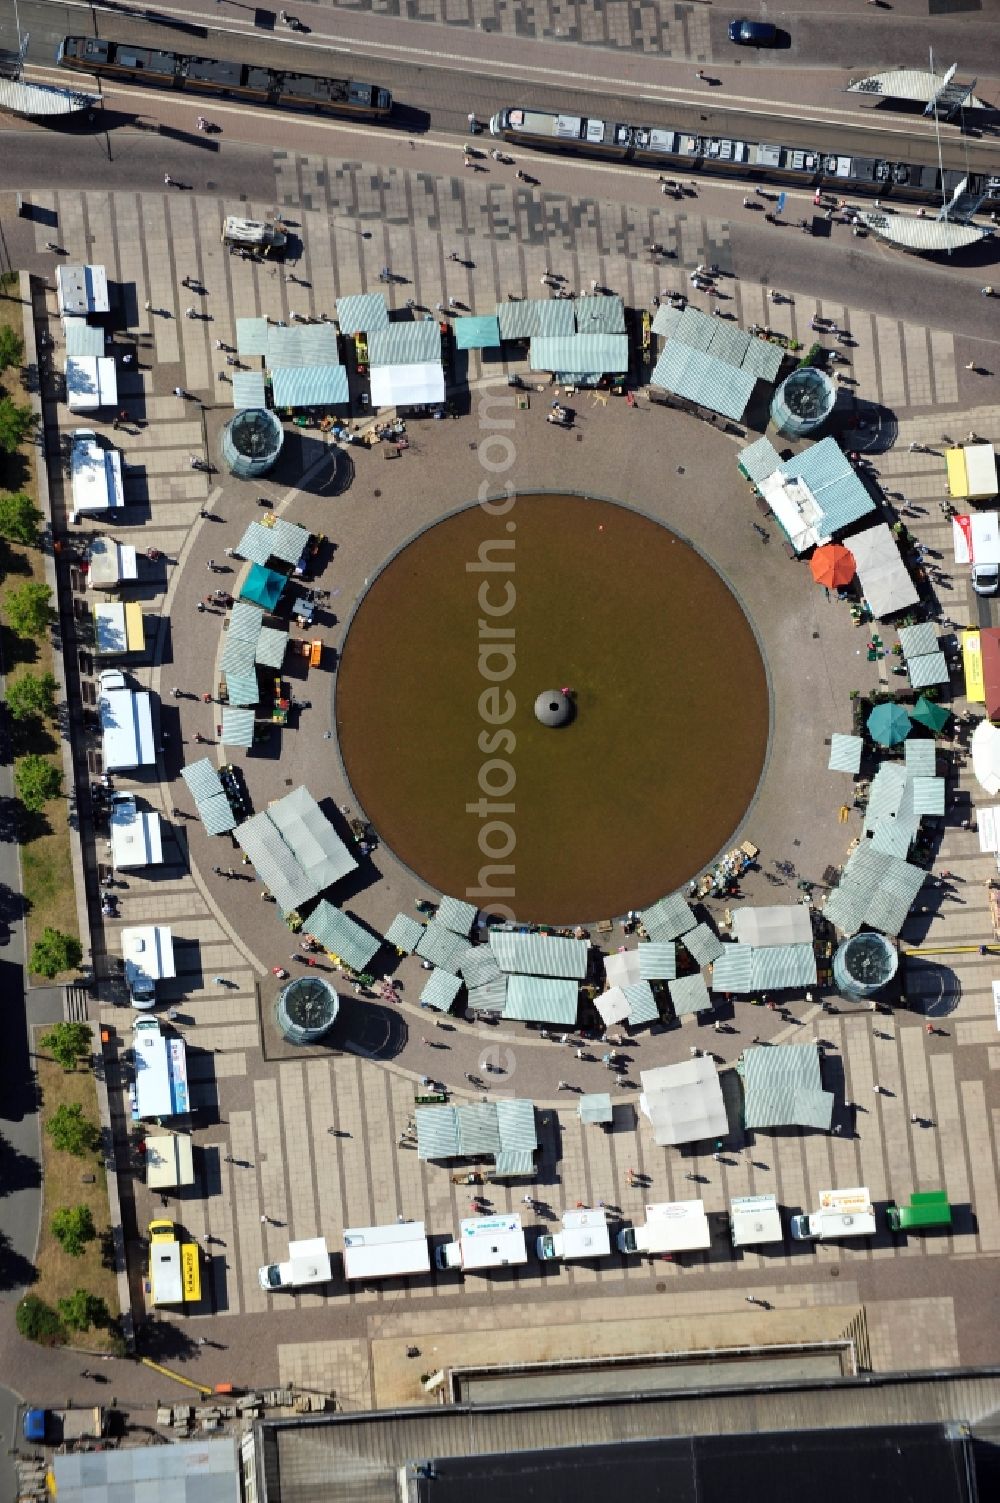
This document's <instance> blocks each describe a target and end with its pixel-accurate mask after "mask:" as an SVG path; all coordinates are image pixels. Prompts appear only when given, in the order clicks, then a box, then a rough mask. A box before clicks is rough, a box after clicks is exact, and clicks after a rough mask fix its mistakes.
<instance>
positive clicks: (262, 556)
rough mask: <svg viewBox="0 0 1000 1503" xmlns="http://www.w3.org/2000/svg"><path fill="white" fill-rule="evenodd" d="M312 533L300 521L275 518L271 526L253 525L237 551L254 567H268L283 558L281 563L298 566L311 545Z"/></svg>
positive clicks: (248, 529) (244, 535)
mask: <svg viewBox="0 0 1000 1503" xmlns="http://www.w3.org/2000/svg"><path fill="white" fill-rule="evenodd" d="M309 536H310V534H309V532H308V531H307V529H306V528H305V527H300V526H299V525H298V523H297V522H286V521H285V519H284V518H283V517H274V518H273V519H272V521H271V523H270V525H265V523H263V522H251V523H250V525H249V527H248V528H247V530H246V532H244V534H243V536H242V537H241V538H240V540H239V542H238V543H237V544H236V552H237V553H238V554H239V555H240V557H241V558H245V559H247V560H249V562H250V563H252V564H266V563H267V561H268V559H271V558H280V559H281V561H282V563H285V564H297V563H298V561H299V559H300V558H301V557H302V554H303V553H304V552H305V549H306V545H307V544H308V542H309Z"/></svg>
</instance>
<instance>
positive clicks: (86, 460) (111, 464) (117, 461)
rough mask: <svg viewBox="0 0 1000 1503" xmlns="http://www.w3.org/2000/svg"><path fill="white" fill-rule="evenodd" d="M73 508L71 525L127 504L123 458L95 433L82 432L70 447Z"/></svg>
mask: <svg viewBox="0 0 1000 1503" xmlns="http://www.w3.org/2000/svg"><path fill="white" fill-rule="evenodd" d="M70 476H71V479H72V483H73V510H72V512H71V514H70V525H71V526H75V525H76V522H77V519H78V518H79V517H81V516H84V515H86V514H89V513H91V512H99V511H117V510H118V508H119V507H122V506H124V505H125V491H124V489H123V486H122V457H121V455H120V454H119V452H118V450H117V449H102V448H101V446H100V444H99V443H98V442H97V439H96V437H95V436H94V434H92V433H87V434H84V433H83V432H82V431H81V432H80V436H79V437H74V440H73V446H72V448H71V450H70Z"/></svg>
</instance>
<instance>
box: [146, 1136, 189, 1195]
mask: <svg viewBox="0 0 1000 1503" xmlns="http://www.w3.org/2000/svg"><path fill="white" fill-rule="evenodd" d="M146 1184H147V1185H148V1186H149V1188H150V1189H151V1190H168V1189H171V1188H172V1187H176V1186H179V1185H193V1184H194V1150H193V1147H192V1143H191V1138H190V1136H189V1135H188V1134H187V1133H182V1132H177V1133H173V1132H170V1133H168V1132H157V1131H155V1130H153V1131H149V1132H147V1133H146Z"/></svg>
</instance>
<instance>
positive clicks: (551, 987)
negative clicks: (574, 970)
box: [503, 975, 580, 1028]
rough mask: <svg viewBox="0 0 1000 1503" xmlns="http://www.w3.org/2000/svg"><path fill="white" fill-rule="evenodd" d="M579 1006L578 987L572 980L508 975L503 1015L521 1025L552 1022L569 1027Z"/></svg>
mask: <svg viewBox="0 0 1000 1503" xmlns="http://www.w3.org/2000/svg"><path fill="white" fill-rule="evenodd" d="M579 1003H580V987H579V983H578V982H576V981H561V980H555V979H553V978H551V977H544V976H519V975H511V976H508V977H507V997H506V1001H505V1003H504V1010H503V1015H504V1017H505V1018H511V1019H516V1020H517V1021H518V1022H522V1023H552V1024H554V1025H555V1026H556V1027H562V1028H572V1027H573V1026H574V1025H575V1023H576V1014H577V1009H578V1007H579Z"/></svg>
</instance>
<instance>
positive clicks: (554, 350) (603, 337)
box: [529, 334, 629, 376]
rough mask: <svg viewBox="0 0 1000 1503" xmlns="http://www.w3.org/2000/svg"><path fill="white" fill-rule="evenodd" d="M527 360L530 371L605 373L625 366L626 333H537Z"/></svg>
mask: <svg viewBox="0 0 1000 1503" xmlns="http://www.w3.org/2000/svg"><path fill="white" fill-rule="evenodd" d="M529 363H530V366H531V369H532V370H533V371H553V372H556V373H558V374H559V375H568V376H605V375H609V374H618V373H620V372H623V371H627V370H628V365H629V353H628V335H627V334H555V335H536V337H535V338H534V339H532V341H531V351H530V354H529Z"/></svg>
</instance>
